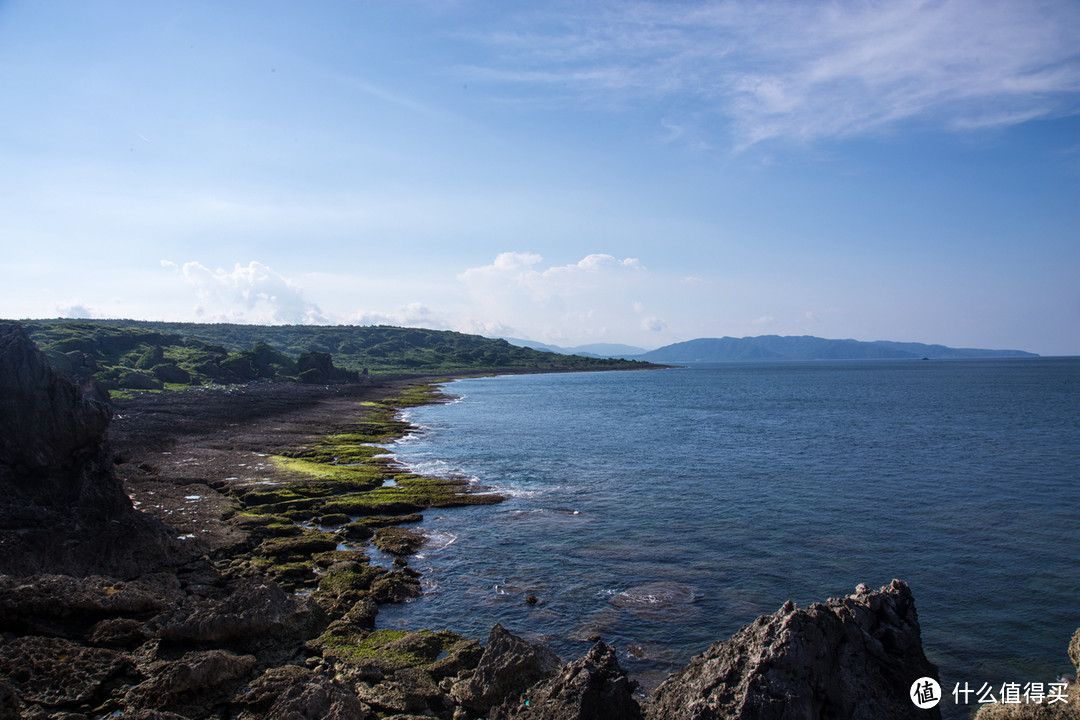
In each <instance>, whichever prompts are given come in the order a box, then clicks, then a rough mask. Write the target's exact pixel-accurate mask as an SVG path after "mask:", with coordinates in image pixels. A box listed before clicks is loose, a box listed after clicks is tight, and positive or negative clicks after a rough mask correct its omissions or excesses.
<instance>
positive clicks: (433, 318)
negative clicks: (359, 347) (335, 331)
mask: <svg viewBox="0 0 1080 720" xmlns="http://www.w3.org/2000/svg"><path fill="white" fill-rule="evenodd" d="M350 322H353V323H356V324H358V325H396V326H400V327H423V328H429V329H431V330H447V329H449V327H450V326H449V325H448V324H447V323H446V321H445V320H444V319H443V318H442V317H441V316H440V315H438V314H437V313H435V312H433V311H432V310H431V308H429V307H427V306H425V305H423V304H422V303H418V302H413V303H409V304H407V305H402V306H401V307H398V308H395V309H394V310H390V311H389V312H378V311H373V310H369V311H365V310H360V311H357V312H356V313H354V314H353V315H352V316H351V318H350Z"/></svg>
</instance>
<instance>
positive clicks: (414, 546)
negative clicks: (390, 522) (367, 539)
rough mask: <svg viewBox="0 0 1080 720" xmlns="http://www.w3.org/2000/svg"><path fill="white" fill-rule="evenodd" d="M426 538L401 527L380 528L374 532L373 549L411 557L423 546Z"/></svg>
mask: <svg viewBox="0 0 1080 720" xmlns="http://www.w3.org/2000/svg"><path fill="white" fill-rule="evenodd" d="M426 540H427V538H426V537H424V536H423V535H421V534H420V533H418V532H416V531H415V530H408V529H406V528H403V527H397V526H391V527H382V528H379V529H377V530H376V531H375V539H374V540H373V541H372V542H374V543H375V547H377V548H379V549H380V550H382V551H383V552H385V553H390V554H391V555H412V554H414V553H416V551H417V550H419V549H420V548H421V546H423V544H424V542H425V541H426Z"/></svg>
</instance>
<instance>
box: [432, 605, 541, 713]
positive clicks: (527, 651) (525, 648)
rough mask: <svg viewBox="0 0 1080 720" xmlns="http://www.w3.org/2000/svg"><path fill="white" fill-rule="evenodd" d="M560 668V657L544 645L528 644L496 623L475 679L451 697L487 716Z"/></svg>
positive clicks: (461, 685) (458, 687)
mask: <svg viewBox="0 0 1080 720" xmlns="http://www.w3.org/2000/svg"><path fill="white" fill-rule="evenodd" d="M558 668H559V657H558V656H557V655H556V654H555V653H553V652H552V651H551V650H548V649H547V648H546V647H544V646H542V645H536V644H533V643H530V642H526V641H525V640H523V639H521V638H520V637H518V636H517V635H514V634H512V633H509V632H507V631H506V630H505V629H504V628H503V626H502V625H499V624H496V625H495V626H494V627H493V628H491V632H490V633H489V634H488V641H487V647H485V648H484V653H483V655H482V656H481V658H480V662H479V664H478V665H477V666H476V670H475V671H474V672H473V674H472V676H471V677H469V678H468V679H465V680H461V681H459V682H457V683H455V684H454V685H453V687H452V688H451V689H450V695H451V697H453V698H454V700H456V701H457V702H458V703H460V704H461V705H463V706H465V707H466V708H468V709H469V710H471V711H473V712H475V713H478V714H481V715H483V714H486V713H487V712H488V710H490V709H491V708H492V707H495V706H497V705H500V704H502V703H503V702H505V701H507V700H508V699H511V698H513V697H515V696H517V695H519V694H520V693H522V692H524V691H525V690H527V689H528V688H530V687H531V686H532V685H534V684H536V683H537V682H539V681H541V680H544V679H546V678H548V677H550V676H552V675H554V674H555V672H556V671H557V670H558Z"/></svg>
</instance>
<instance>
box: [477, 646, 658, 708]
mask: <svg viewBox="0 0 1080 720" xmlns="http://www.w3.org/2000/svg"><path fill="white" fill-rule="evenodd" d="M636 686H637V685H636V683H634V682H631V681H630V680H628V679H627V677H626V673H625V672H623V670H622V668H621V667H619V661H618V659H617V658H616V656H615V648H613V647H611V646H609V645H605V644H604V643H602V642H598V643H596V644H595V645H593V647H592V649H590V650H589V652H588V653H587V654H586V655H585V656H584V657H582V658H580V659H578V660H575V661H574V662H572V663H570V664H568V665H566V666H565V667H563V668H562V670H560V671H559V674H558V675H555V676H554V677H552V678H549V679H548V680H543V681H541V682H539V683H537V684H536V685H534V686H533V687H531V688H529V689H528V690H527V691H526V692H525V693H524V694H523V695H521V696H518V697H516V698H510V699H508V700H507V701H506V702H504V703H503V704H502V705H500V706H499V707H497V708H495V709H494V710H492V711H491V713H490V715H489V716H488V717H489V718H490V719H491V720H641V717H642V715H641V708H640V707H639V706H638V703H637V701H636V700H635V699H634V697H633V693H634V689H635V688H636Z"/></svg>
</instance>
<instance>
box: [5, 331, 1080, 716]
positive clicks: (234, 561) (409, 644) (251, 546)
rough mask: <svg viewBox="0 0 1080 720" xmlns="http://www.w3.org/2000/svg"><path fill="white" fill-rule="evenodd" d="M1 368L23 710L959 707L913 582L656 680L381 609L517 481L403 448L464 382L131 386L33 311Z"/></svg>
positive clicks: (826, 712)
mask: <svg viewBox="0 0 1080 720" xmlns="http://www.w3.org/2000/svg"><path fill="white" fill-rule="evenodd" d="M0 376H2V377H0V380H2V382H3V383H4V387H3V390H4V393H3V399H2V401H0V402H2V407H0V410H2V413H3V416H2V419H3V422H4V425H5V426H4V428H2V432H0V437H2V438H3V439H2V440H0V491H2V494H3V501H2V503H0V573H3V574H0V610H2V612H0V633H2V644H0V718H4V719H5V720H6V718H20V717H26V718H56V719H57V720H59V718H65V719H66V720H75V719H76V718H100V717H134V718H144V719H146V720H150V719H151V718H153V719H155V720H176V719H178V718H190V719H191V720H195V719H196V718H199V719H201V718H209V717H215V718H218V717H221V718H303V717H306V718H316V717H319V718H343V719H344V718H362V719H365V720H367V719H371V720H374V719H375V718H400V719H401V720H405V719H407V718H457V719H458V720H461V719H462V718H480V717H487V718H612V719H615V718H642V717H646V718H650V719H652V720H660V719H662V718H673V719H678V718H736V717H739V718H766V717H768V718H894V717H895V718H901V717H903V718H908V717H911V718H915V717H919V718H923V717H929V718H933V717H940V711H939V710H934V709H931V710H920V709H918V708H916V707H915V705H914V704H913V703H912V702H911V700H910V699H909V698H908V692H909V689H910V688H911V687H912V685H913V684H914V683H915V682H916V681H917V680H919V679H920V678H925V677H930V678H936V677H937V669H936V668H935V667H934V666H933V664H931V663H930V662H929V661H928V660H927V659H926V657H925V655H924V654H923V651H922V646H921V635H920V629H919V624H918V617H917V614H916V612H915V603H914V598H913V596H912V592H911V590H910V589H909V588H908V587H907V585H906V584H905V583H903V582H900V581H894V582H893V583H891V584H890V585H888V586H885V587H883V588H880V589H878V590H873V589H870V588H867V587H865V586H860V587H859V588H857V589H856V590H855V592H854V593H853V594H852V595H849V596H847V597H845V598H839V599H834V600H829V601H827V602H825V603H815V604H813V605H811V606H809V607H806V608H797V607H795V606H794V605H793V604H791V603H788V604H786V605H785V606H784V607H782V608H780V609H779V610H778V611H777V612H775V613H773V614H771V615H763V616H762V617H760V618H759V619H758V620H757V621H756V622H755V623H753V624H752V625H749V626H747V627H745V628H744V629H743V630H742V631H740V632H739V633H737V634H736V635H735V636H733V637H732V638H731V639H728V640H722V641H718V642H717V643H715V644H714V645H713V646H712V647H710V648H708V649H707V650H706V651H705V652H704V653H703V654H702V655H699V656H698V657H695V658H694V660H693V661H691V663H690V664H689V665H688V666H687V667H685V668H683V669H682V670H680V671H677V672H676V673H673V674H672V676H671V677H670V678H669V679H668V680H667V681H666V682H665V683H664V684H662V685H661V686H660V688H658V690H657V691H656V692H655V693H654V695H653V696H652V697H645V696H643V695H642V694H640V693H637V692H635V690H636V684H635V683H634V682H633V680H632V679H630V678H628V677H627V676H626V673H625V672H624V671H623V670H622V669H621V668H620V667H619V663H618V654H617V651H616V649H615V648H613V647H611V646H609V645H606V644H605V643H604V642H603V641H602V639H597V641H596V644H595V645H594V646H593V648H592V649H591V650H590V651H589V652H588V653H587V654H586V655H585V656H584V657H582V658H579V659H577V660H572V661H571V662H569V663H565V664H564V660H563V659H560V658H558V657H556V656H555V655H554V654H553V653H552V652H551V651H550V650H547V649H546V648H544V647H542V646H539V645H535V644H532V643H529V642H527V641H525V640H523V639H522V638H520V637H517V636H515V635H514V634H513V633H512V632H511V631H510V630H512V629H510V630H508V629H505V628H502V627H500V626H495V627H494V628H493V629H492V631H491V633H490V635H489V636H488V637H487V638H486V641H485V642H484V643H483V644H481V642H480V641H479V639H477V638H465V637H461V636H460V635H456V634H454V633H452V632H449V631H446V630H442V629H439V628H423V629H419V628H418V629H415V630H410V631H404V630H380V629H378V623H377V618H378V609H379V606H380V605H384V604H386V603H396V602H405V601H408V600H409V599H410V598H412V597H416V596H417V594H419V593H420V592H421V586H420V583H419V579H418V573H417V572H416V571H415V570H413V569H412V568H411V567H410V566H409V557H410V555H412V554H413V553H415V552H416V550H417V549H418V548H419V547H420V546H421V545H422V543H423V542H424V535H423V513H424V511H425V510H427V509H429V508H432V507H451V506H457V505H465V504H483V503H496V502H499V501H500V500H501V498H500V497H499V496H498V495H497V494H496V493H492V492H488V491H486V490H485V489H484V488H476V487H472V486H470V485H468V484H467V483H466V482H465V481H463V480H462V479H459V478H432V477H423V476H419V475H416V474H414V473H411V472H410V471H409V470H408V469H407V468H403V467H401V466H399V465H397V464H396V463H394V462H393V460H392V459H390V458H389V457H388V456H387V454H386V453H385V452H384V451H383V450H382V449H381V445H382V444H385V443H387V442H389V441H391V440H393V439H394V438H396V437H400V436H401V435H402V434H403V433H406V432H409V431H410V429H411V428H410V427H409V426H408V425H407V424H406V423H404V422H402V421H401V420H400V419H399V417H398V414H397V410H398V409H399V408H403V407H407V406H410V405H415V404H420V403H429V402H438V401H440V400H441V399H442V397H443V396H441V395H440V393H439V392H438V390H437V388H436V387H435V386H434V385H433V383H434V382H435V381H436V380H438V379H440V378H438V377H434V376H404V375H386V376H376V377H369V378H366V379H365V381H364V382H356V383H344V384H295V383H256V384H246V385H235V386H221V387H214V388H188V389H185V390H178V391H174V392H165V393H146V394H135V395H131V396H129V397H125V398H123V399H119V400H114V401H113V402H112V404H111V405H107V404H106V402H105V397H103V396H102V394H101V393H100V392H98V391H95V390H94V389H93V386H87V388H85V389H84V388H80V387H79V386H78V385H77V384H75V383H73V382H72V381H71V380H69V379H67V377H66V376H64V375H63V374H61V373H59V372H58V371H56V370H55V369H54V368H52V367H51V366H50V365H49V364H48V363H47V361H46V360H45V357H44V355H42V354H41V353H40V352H39V351H38V350H37V349H36V348H35V347H34V346H33V343H31V342H30V341H29V338H28V337H27V336H26V334H25V332H23V331H22V329H21V328H19V327H18V326H14V325H7V326H0ZM1078 642H1080V641H1077V640H1074V646H1076V645H1077V644H1078ZM1078 654H1080V653H1074V654H1073V659H1074V661H1076V660H1080V657H1078V656H1077V655H1078ZM1071 693H1072V695H1071V697H1072V698H1073V703H1074V704H1073V705H1071V706H1070V707H1077V705H1076V704H1075V703H1077V702H1080V699H1077V698H1076V697H1075V696H1076V691H1075V686H1074V687H1073V688H1072V689H1071ZM1038 716H1039V717H1043V715H1038ZM1024 717H1027V715H1025V716H1024ZM1032 717H1035V715H1032ZM1046 717H1051V716H1050V715H1046ZM1054 717H1056V716H1054ZM1062 717H1067V716H1062Z"/></svg>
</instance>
